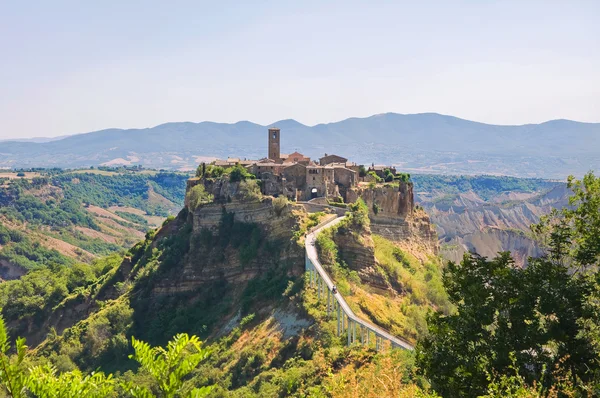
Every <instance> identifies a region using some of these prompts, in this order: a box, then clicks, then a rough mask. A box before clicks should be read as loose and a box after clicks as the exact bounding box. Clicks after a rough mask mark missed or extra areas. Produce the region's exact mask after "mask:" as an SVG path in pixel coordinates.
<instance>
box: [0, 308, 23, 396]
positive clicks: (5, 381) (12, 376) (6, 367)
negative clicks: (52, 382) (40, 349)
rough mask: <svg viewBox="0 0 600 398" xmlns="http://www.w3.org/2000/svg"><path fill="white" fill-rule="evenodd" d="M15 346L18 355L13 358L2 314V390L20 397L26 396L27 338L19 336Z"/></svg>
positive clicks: (0, 348) (0, 367)
mask: <svg viewBox="0 0 600 398" xmlns="http://www.w3.org/2000/svg"><path fill="white" fill-rule="evenodd" d="M0 310H1V308H0ZM15 347H16V355H15V356H14V357H13V358H11V357H10V356H9V355H8V351H9V349H10V343H9V341H8V334H7V333H6V327H5V325H4V318H3V317H2V315H0V391H3V392H4V393H6V394H9V395H10V396H12V397H15V398H20V397H26V391H25V386H26V382H27V379H26V377H25V369H24V365H23V360H24V359H25V354H26V352H27V346H26V345H25V339H22V338H18V339H17V342H16V344H15Z"/></svg>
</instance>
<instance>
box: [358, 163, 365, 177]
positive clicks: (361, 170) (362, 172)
mask: <svg viewBox="0 0 600 398" xmlns="http://www.w3.org/2000/svg"><path fill="white" fill-rule="evenodd" d="M358 176H359V177H366V176H367V169H366V168H365V166H364V165H362V164H361V165H360V166H358Z"/></svg>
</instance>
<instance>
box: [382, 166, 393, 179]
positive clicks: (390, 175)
mask: <svg viewBox="0 0 600 398" xmlns="http://www.w3.org/2000/svg"><path fill="white" fill-rule="evenodd" d="M383 180H384V181H385V182H392V181H394V173H392V171H391V170H390V169H385V170H384V171H383Z"/></svg>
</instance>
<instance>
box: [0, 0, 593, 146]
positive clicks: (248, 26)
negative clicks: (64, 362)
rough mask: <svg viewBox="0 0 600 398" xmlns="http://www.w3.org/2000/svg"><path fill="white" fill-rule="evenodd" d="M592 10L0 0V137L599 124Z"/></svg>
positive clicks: (531, 5)
mask: <svg viewBox="0 0 600 398" xmlns="http://www.w3.org/2000/svg"><path fill="white" fill-rule="evenodd" d="M599 17H600V3H598V2H594V1H583V0H582V1H574V2H569V3H551V2H544V1H528V2H518V1H506V2H498V3H490V2H486V3H473V2H469V1H466V0H464V1H459V0H455V1H452V2H443V3H435V4H434V5H432V4H431V3H428V4H424V3H419V4H414V3H409V2H406V3H405V2H399V3H394V4H386V3H384V2H371V3H369V4H363V3H359V2H352V1H350V2H328V3H321V2H313V1H307V2H303V3H302V4H293V3H292V4H288V3H285V2H268V1H263V2H259V3H255V4H245V3H242V4H238V3H235V2H221V3H219V4H214V3H212V2H191V1H189V2H188V1H180V2H172V3H169V4H166V3H161V2H147V3H144V5H143V6H141V5H137V4H134V3H128V4H123V3H122V2H117V1H107V2H102V3H98V4H90V3H86V4H80V3H71V2H68V1H56V2H52V3H47V4H39V5H37V6H36V7H35V8H31V7H28V6H27V5H26V4H21V3H12V4H3V5H0V51H2V53H3V55H4V58H5V59H6V60H8V62H4V63H2V64H0V84H1V85H2V87H3V89H2V91H1V93H0V140H7V139H26V138H33V137H35V138H37V137H56V136H64V135H74V134H80V133H87V132H92V131H98V130H103V129H108V128H122V129H129V128H147V127H152V126H156V125H160V124H164V123H169V122H184V121H191V122H194V123H198V122H202V121H212V122H218V123H235V122H238V121H244V120H249V121H252V122H254V123H258V124H261V125H268V124H271V123H273V122H275V121H279V120H285V119H294V120H296V121H298V122H300V123H303V124H306V125H309V126H313V125H316V124H320V123H331V122H335V121H340V120H345V119H347V118H350V117H369V116H372V115H375V114H381V113H388V112H393V113H401V114H416V113H439V114H444V115H450V116H455V117H459V118H461V119H466V120H472V121H477V122H481V123H486V124H496V125H522V124H538V123H543V122H546V121H550V120H556V119H568V120H574V121H579V122H587V123H598V122H600V111H599V110H600V75H598V73H597V71H598V70H600V51H598V49H599V48H600V25H599V24H597V23H596V21H597V20H598V19H599Z"/></svg>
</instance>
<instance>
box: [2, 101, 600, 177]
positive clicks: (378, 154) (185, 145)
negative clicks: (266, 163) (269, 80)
mask: <svg viewBox="0 0 600 398" xmlns="http://www.w3.org/2000/svg"><path fill="white" fill-rule="evenodd" d="M271 126H277V127H279V128H281V130H282V133H281V137H282V138H281V140H282V152H284V153H285V152H293V151H295V150H298V151H300V152H302V153H304V154H305V155H308V156H311V157H313V158H317V157H320V156H323V154H324V153H336V154H340V155H343V156H345V157H348V158H350V159H351V160H354V161H356V162H359V163H365V164H370V163H376V164H377V163H379V164H394V165H397V166H398V168H399V169H401V170H403V171H408V172H412V173H419V172H421V173H443V174H502V175H514V176H520V177H545V178H559V179H563V178H565V177H566V176H567V175H569V174H575V175H582V174H583V173H585V172H587V171H588V170H590V169H595V170H600V123H581V122H575V121H570V120H553V121H549V122H545V123H541V124H527V125H521V126H498V125H491V124H484V123H478V122H473V121H469V120H464V119H459V118H456V117H452V116H446V115H440V114H436V113H422V114H413V115H403V114H396V113H386V114H380V115H374V116H371V117H367V118H350V119H346V120H343V121H340V122H335V123H327V124H318V125H316V126H306V125H303V124H301V123H299V122H297V121H295V120H281V121H279V122H276V123H273V124H271V125H269V126H262V125H259V124H256V123H252V122H248V121H242V122H238V123H233V124H227V123H213V122H202V123H190V122H181V123H166V124H162V125H159V126H156V127H153V128H147V129H128V130H122V129H108V130H101V131H95V132H91V133H86V134H78V135H72V136H68V137H65V138H62V139H58V140H53V141H48V142H31V141H25V142H24V141H20V142H19V141H3V142H0V167H7V166H10V167H16V168H19V167H53V166H56V167H73V168H74V167H82V166H90V165H101V164H104V165H118V164H142V165H144V166H146V167H154V168H169V169H187V168H193V167H195V166H196V165H197V164H198V163H199V162H201V161H203V160H206V159H209V158H215V157H218V158H225V157H228V156H235V157H241V158H249V159H250V158H252V159H258V158H262V157H265V156H266V154H267V145H266V143H267V133H266V129H267V128H268V127H271Z"/></svg>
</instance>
